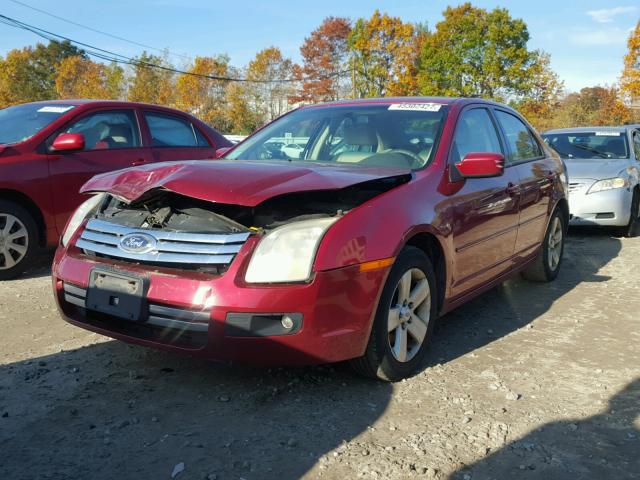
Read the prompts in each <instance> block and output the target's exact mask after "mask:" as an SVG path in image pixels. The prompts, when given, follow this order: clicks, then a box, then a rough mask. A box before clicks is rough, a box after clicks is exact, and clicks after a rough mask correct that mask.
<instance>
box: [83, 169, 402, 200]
mask: <svg viewBox="0 0 640 480" xmlns="http://www.w3.org/2000/svg"><path fill="white" fill-rule="evenodd" d="M410 174H411V170H410V169H409V168H406V169H400V168H380V167H357V166H352V165H344V166H342V165H335V164H332V165H327V164H319V163H313V164H312V163H310V162H309V163H307V162H286V161H277V162H269V161H245V160H194V161H186V162H165V163H155V164H152V165H145V166H142V167H134V168H128V169H126V170H118V171H116V172H110V173H105V174H102V175H97V176H95V177H93V178H92V179H91V180H89V181H88V182H87V183H85V184H84V186H83V187H82V189H81V190H80V191H81V192H82V193H88V192H107V193H110V194H112V195H114V196H117V197H119V198H122V199H124V200H127V201H129V202H131V201H134V200H136V199H137V198H139V197H141V196H142V195H143V194H144V193H146V192H148V191H149V190H153V189H157V188H162V189H165V190H170V191H172V192H175V193H178V194H180V195H185V196H188V197H192V198H197V199H200V200H205V201H210V202H216V203H226V204H233V205H243V206H247V207H253V206H256V205H258V204H259V203H262V202H263V201H265V200H267V199H269V198H272V197H275V196H278V195H282V194H285V193H292V192H304V191H311V190H339V189H341V188H345V187H348V186H351V185H355V184H357V183H362V182H366V181H369V180H377V179H381V178H387V177H395V176H398V175H410Z"/></svg>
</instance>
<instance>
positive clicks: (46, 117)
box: [0, 103, 74, 144]
mask: <svg viewBox="0 0 640 480" xmlns="http://www.w3.org/2000/svg"><path fill="white" fill-rule="evenodd" d="M73 107H74V106H73V105H61V104H59V103H56V104H50V105H47V104H42V103H38V104H27V105H15V106H13V107H8V108H4V109H2V110H0V143H4V144H10V143H19V142H23V141H25V140H27V139H29V138H31V137H33V136H34V135H35V134H36V133H38V132H39V131H40V130H42V129H43V128H45V127H46V126H47V125H49V124H50V123H51V122H53V121H54V120H56V119H58V118H60V117H61V116H62V115H64V114H65V113H67V112H68V111H69V110H71V109H72V108H73Z"/></svg>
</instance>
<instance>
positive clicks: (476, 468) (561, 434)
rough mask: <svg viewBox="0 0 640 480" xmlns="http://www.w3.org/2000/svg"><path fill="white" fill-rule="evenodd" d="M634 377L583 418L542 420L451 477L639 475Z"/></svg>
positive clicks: (639, 405)
mask: <svg viewBox="0 0 640 480" xmlns="http://www.w3.org/2000/svg"><path fill="white" fill-rule="evenodd" d="M638 420H640V379H637V380H635V381H633V382H631V383H630V384H629V385H627V386H626V387H625V388H624V389H622V390H621V391H620V392H618V393H617V394H615V395H614V396H613V397H612V398H611V399H610V400H609V405H608V408H607V410H606V411H605V412H603V413H601V414H599V415H594V416H592V417H590V418H587V419H586V420H576V421H562V422H553V423H548V424H546V425H544V426H542V427H541V428H538V429H536V430H534V431H533V432H531V433H529V434H528V435H527V436H525V437H524V438H521V439H520V440H517V441H515V442H512V443H510V444H508V445H506V446H505V447H503V448H502V449H500V450H498V451H497V452H496V453H494V454H492V455H490V456H488V457H487V458H485V459H483V460H481V461H479V462H477V463H475V464H473V465H471V466H469V467H467V468H465V469H464V470H462V471H459V472H457V473H455V474H453V475H452V476H451V477H450V478H451V479H455V480H464V479H469V478H471V479H473V480H489V479H507V478H519V479H520V478H521V479H544V480H564V479H567V478H576V479H581V480H604V479H619V480H623V479H637V478H640V447H639V446H638V445H639V444H640V442H639V437H640V430H639V429H638V428H637V426H634V421H636V422H637V421H638Z"/></svg>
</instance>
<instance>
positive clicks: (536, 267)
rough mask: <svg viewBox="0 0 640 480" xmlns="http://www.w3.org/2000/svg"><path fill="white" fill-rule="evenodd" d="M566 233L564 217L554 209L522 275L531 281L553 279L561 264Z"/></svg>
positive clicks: (549, 280)
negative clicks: (529, 263) (538, 246)
mask: <svg viewBox="0 0 640 480" xmlns="http://www.w3.org/2000/svg"><path fill="white" fill-rule="evenodd" d="M566 234H567V225H566V219H565V218H564V215H562V212H561V211H560V209H556V210H555V211H554V212H553V215H551V220H550V221H549V226H548V227H547V231H546V232H545V234H544V239H543V241H542V245H541V247H540V251H539V252H538V255H537V256H536V259H535V260H534V261H533V263H531V265H529V266H528V267H527V268H526V269H525V270H524V271H523V272H522V276H523V277H524V278H526V279H527V280H530V281H532V282H551V281H553V280H555V279H556V277H557V276H558V272H559V271H560V265H562V254H563V253H564V242H565V236H566Z"/></svg>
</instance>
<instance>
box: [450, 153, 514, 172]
mask: <svg viewBox="0 0 640 480" xmlns="http://www.w3.org/2000/svg"><path fill="white" fill-rule="evenodd" d="M456 168H457V170H458V172H460V175H462V176H463V177H464V178H483V177H498V176H500V175H502V174H503V172H504V156H502V155H501V154H499V153H490V152H486V153H482V152H474V153H469V154H468V155H467V156H465V157H464V158H463V159H462V160H461V161H460V162H458V163H456Z"/></svg>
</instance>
